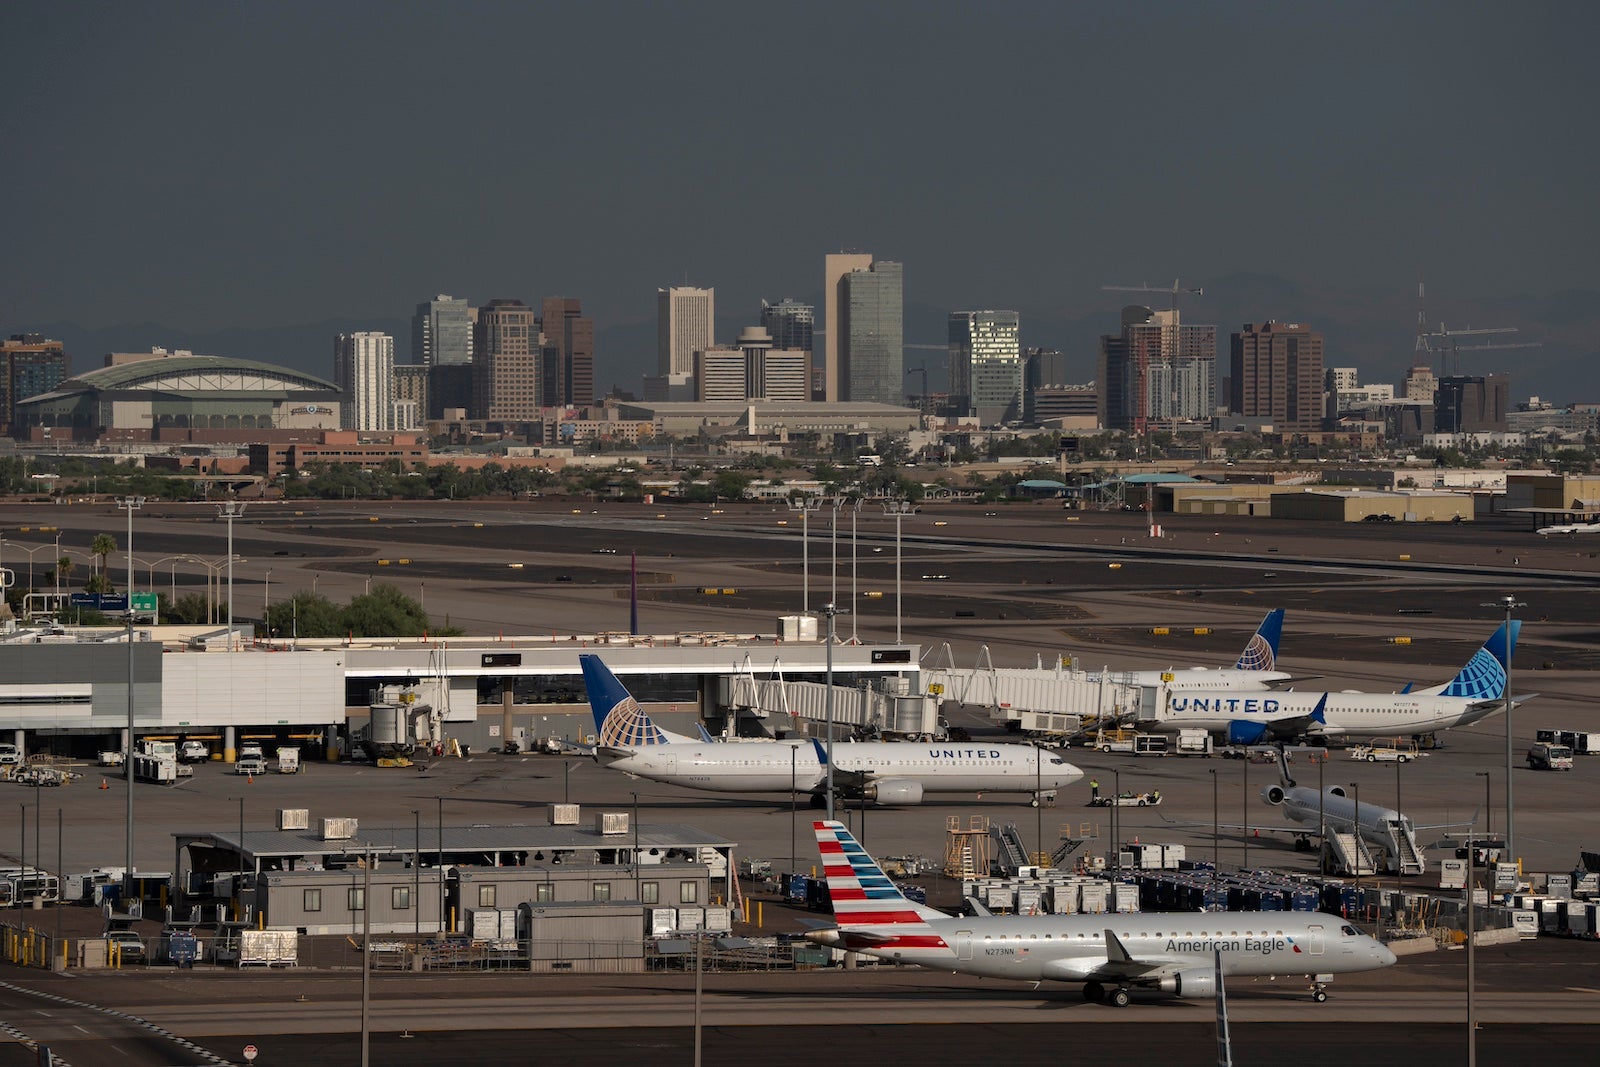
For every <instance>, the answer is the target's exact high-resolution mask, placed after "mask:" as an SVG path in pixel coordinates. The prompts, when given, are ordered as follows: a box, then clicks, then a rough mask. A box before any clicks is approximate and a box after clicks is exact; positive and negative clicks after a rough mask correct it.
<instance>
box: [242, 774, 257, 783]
mask: <svg viewBox="0 0 1600 1067" xmlns="http://www.w3.org/2000/svg"><path fill="white" fill-rule="evenodd" d="M244 784H245V785H255V784H256V776H255V775H253V774H248V775H245V779H244Z"/></svg>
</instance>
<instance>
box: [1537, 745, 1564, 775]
mask: <svg viewBox="0 0 1600 1067" xmlns="http://www.w3.org/2000/svg"><path fill="white" fill-rule="evenodd" d="M1528 767H1529V768H1530V769H1532V770H1535V771H1570V770H1572V749H1570V748H1568V747H1567V746H1566V745H1549V744H1536V745H1534V746H1533V747H1532V748H1530V749H1528Z"/></svg>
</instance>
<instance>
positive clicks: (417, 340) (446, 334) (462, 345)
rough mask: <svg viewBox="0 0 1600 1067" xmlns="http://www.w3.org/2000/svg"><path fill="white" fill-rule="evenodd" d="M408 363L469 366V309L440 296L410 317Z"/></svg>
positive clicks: (470, 310) (444, 296)
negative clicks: (409, 359)
mask: <svg viewBox="0 0 1600 1067" xmlns="http://www.w3.org/2000/svg"><path fill="white" fill-rule="evenodd" d="M411 362H412V363H421V364H424V365H425V366H429V367H448V366H453V365H456V364H461V363H471V362H472V309H471V308H469V307H468V306H467V302H466V301H465V300H460V299H457V298H456V297H453V296H449V295H447V294H444V293H441V294H440V295H438V296H436V297H434V298H433V299H432V300H425V301H423V302H422V303H420V304H418V305H417V313H416V314H415V315H413V316H411Z"/></svg>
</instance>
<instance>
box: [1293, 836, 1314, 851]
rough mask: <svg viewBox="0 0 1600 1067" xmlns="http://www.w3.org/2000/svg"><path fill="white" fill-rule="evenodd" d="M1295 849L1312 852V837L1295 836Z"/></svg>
mask: <svg viewBox="0 0 1600 1067" xmlns="http://www.w3.org/2000/svg"><path fill="white" fill-rule="evenodd" d="M1294 850H1295V851H1296V852H1310V851H1311V839H1310V838H1309V837H1297V838H1295V839H1294Z"/></svg>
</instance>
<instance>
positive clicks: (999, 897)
mask: <svg viewBox="0 0 1600 1067" xmlns="http://www.w3.org/2000/svg"><path fill="white" fill-rule="evenodd" d="M984 904H985V905H987V906H988V908H989V910H990V911H994V912H1011V911H1015V910H1016V907H1017V891H1016V890H1015V889H1012V888H1011V887H1010V886H1008V885H995V886H990V887H989V892H988V894H987V896H986V898H985V900H984Z"/></svg>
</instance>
